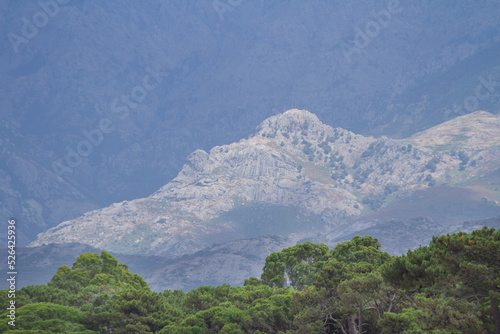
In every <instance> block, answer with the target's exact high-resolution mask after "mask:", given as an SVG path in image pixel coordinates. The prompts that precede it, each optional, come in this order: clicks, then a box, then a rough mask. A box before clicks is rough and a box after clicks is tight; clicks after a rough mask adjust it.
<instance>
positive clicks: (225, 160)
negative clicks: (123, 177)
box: [31, 109, 500, 256]
mask: <svg viewBox="0 0 500 334" xmlns="http://www.w3.org/2000/svg"><path fill="white" fill-rule="evenodd" d="M468 118H473V119H471V120H469V119H468ZM467 120H468V121H467ZM464 121H467V122H468V123H467V124H468V126H467V127H466V128H467V131H468V132H467V135H464V134H461V133H460V132H457V135H456V136H453V138H452V139H448V140H444V139H438V135H439V134H442V133H443V132H448V134H449V131H448V129H450V128H451V127H453V124H455V123H456V122H462V123H463V122H464ZM485 122H486V123H487V124H488V127H490V130H491V131H498V130H499V128H500V127H499V123H498V117H497V116H494V115H491V114H488V113H485V112H480V113H474V114H472V115H467V116H463V118H458V119H455V120H452V121H449V122H446V123H443V124H441V125H439V126H438V127H440V128H437V127H436V128H433V129H430V130H428V131H426V132H422V133H420V134H417V135H415V136H413V137H411V138H407V139H402V140H394V139H389V138H385V137H382V138H372V137H365V136H362V135H357V134H354V133H352V132H350V131H347V130H345V129H342V128H332V127H330V126H328V125H325V124H323V123H321V122H320V121H319V119H318V118H317V117H316V115H314V114H312V113H310V112H308V111H305V110H296V109H293V110H288V111H286V112H285V113H283V114H279V115H276V116H272V117H270V118H268V119H266V120H264V122H262V123H261V124H260V125H259V126H258V127H257V129H256V130H255V132H254V134H253V135H252V136H251V137H250V138H248V139H242V140H240V141H239V142H237V143H233V144H230V145H224V146H216V147H214V148H212V149H211V150H210V152H205V151H202V150H196V151H194V152H193V153H192V154H191V155H189V156H188V158H187V161H186V163H185V165H184V167H183V168H182V170H181V171H180V173H179V174H178V176H177V177H176V178H175V179H173V180H172V181H171V182H170V183H168V184H166V185H165V186H163V187H162V188H160V189H159V190H158V191H156V192H155V193H154V194H152V195H151V196H149V197H147V198H142V199H136V200H133V201H124V202H121V203H116V204H113V205H111V206H109V207H107V208H103V209H100V210H96V211H91V212H88V213H86V214H85V215H83V216H82V217H79V218H77V219H74V220H70V221H66V222H63V223H61V224H60V225H58V226H56V227H54V228H51V229H49V230H48V231H46V232H45V233H41V234H40V235H39V236H38V239H37V240H36V241H35V242H33V243H32V244H31V245H32V246H38V245H44V244H49V243H69V242H80V243H85V244H88V245H91V246H94V247H99V248H104V249H107V250H110V251H115V252H121V253H128V254H140V253H146V254H156V255H164V256H178V255H182V254H188V253H193V252H195V251H198V250H201V249H203V248H205V247H207V246H210V245H211V244H213V243H214V242H226V241H231V240H237V239H243V238H249V237H257V236H260V235H268V234H281V235H284V236H289V237H290V236H291V237H293V238H295V239H296V240H302V239H304V238H312V237H318V236H321V235H324V234H326V233H327V231H331V230H332V229H335V228H336V227H338V226H342V224H345V223H346V222H348V221H349V220H350V219H352V218H354V217H359V216H362V215H366V214H369V213H372V212H375V211H377V210H379V209H380V208H384V207H386V206H387V205H388V204H389V203H391V202H394V201H396V200H397V199H398V198H402V197H403V198H404V197H405V196H408V194H409V193H412V192H414V191H418V190H425V189H428V188H432V187H436V186H439V185H444V184H445V185H447V186H454V185H458V184H461V185H463V184H465V183H467V182H469V183H470V182H473V180H482V179H483V178H484V177H485V175H486V174H487V173H488V171H492V170H496V169H497V168H498V161H500V159H499V154H500V150H499V146H498V142H497V140H498V137H495V136H484V135H482V136H483V137H481V138H482V144H481V145H479V146H475V147H470V148H466V147H465V146H464V145H460V143H461V141H464V140H470V138H472V137H473V136H474V135H477V136H481V131H480V129H483V128H484V124H485ZM474 124H477V126H478V128H477V129H476V128H475V127H474ZM479 125H481V126H483V127H479ZM440 129H442V130H440ZM457 131H458V130H457ZM474 182H475V181H474ZM481 184H482V183H481V182H479V183H478V187H476V191H482V193H484V194H487V195H486V200H490V201H492V203H494V202H493V201H494V200H495V195H497V194H498V191H497V190H491V189H486V186H484V185H481ZM481 187H483V188H484V189H483V188H481ZM478 189H479V190H478ZM483 190H484V191H483ZM495 205H496V204H495Z"/></svg>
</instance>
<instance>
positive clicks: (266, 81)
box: [0, 0, 500, 244]
mask: <svg viewBox="0 0 500 334" xmlns="http://www.w3.org/2000/svg"><path fill="white" fill-rule="evenodd" d="M54 1H55V0H43V1H16V0H4V1H1V2H0V35H1V36H4V43H1V44H0V63H1V64H2V66H1V67H0V87H1V89H0V118H1V119H2V121H4V122H5V124H6V125H5V127H9V128H10V129H12V130H13V131H14V132H15V133H17V135H16V136H10V137H9V140H10V141H11V144H12V145H13V146H12V149H9V153H8V154H6V155H2V156H1V157H0V161H1V164H0V174H1V178H0V179H2V180H10V181H5V182H2V183H1V184H0V196H1V198H2V201H1V203H2V205H1V207H0V215H1V216H3V217H9V216H13V217H15V218H17V219H18V220H19V221H20V222H23V226H25V227H26V229H25V230H24V231H23V233H24V237H23V238H22V239H21V240H19V242H20V243H24V244H26V243H27V242H29V241H32V240H33V239H34V238H35V236H36V234H37V233H39V232H43V231H45V230H46V229H47V228H49V227H53V226H55V225H57V224H59V223H60V222H61V221H63V220H69V219H73V218H76V217H79V216H80V215H82V214H84V213H85V212H87V211H89V210H92V209H97V208H102V207H105V206H108V205H110V204H111V203H115V202H121V201H123V200H131V199H135V198H140V197H146V196H148V195H150V194H151V193H152V192H154V191H155V190H156V189H158V187H159V186H161V185H163V184H166V183H167V182H169V181H171V180H172V179H173V178H174V177H175V176H176V175H177V174H178V172H179V170H180V169H181V168H182V166H183V163H184V160H185V158H186V157H187V156H188V155H189V154H190V153H191V152H193V151H194V150H195V149H198V148H201V149H203V150H205V151H208V150H210V149H211V148H212V147H214V146H217V145H224V144H228V143H231V142H234V141H237V140H239V138H242V137H246V136H247V135H248V134H249V133H250V132H251V131H252V129H254V128H255V127H256V126H257V125H258V124H259V123H260V122H261V121H262V120H263V119H266V118H268V117H270V116H273V115H277V114H279V113H282V112H284V111H286V110H288V109H291V108H309V109H310V110H313V111H314V112H315V113H316V114H317V115H318V116H319V117H320V118H321V120H322V121H323V122H324V123H325V124H328V125H330V126H339V127H342V128H344V129H348V130H350V131H354V132H356V133H360V134H363V135H365V136H381V135H386V136H390V137H393V138H402V137H408V136H410V135H412V134H414V133H415V132H418V131H421V130H424V129H427V128H429V127H431V126H434V125H437V124H439V123H441V122H443V121H445V120H450V119H452V118H454V117H456V116H461V115H464V114H468V113H470V112H473V111H476V110H478V109H483V110H487V111H489V112H491V113H498V111H499V108H500V99H499V98H498V82H499V78H500V67H499V66H498V60H497V59H498V54H499V51H500V39H499V37H498V30H499V27H500V20H498V12H499V11H500V3H499V2H497V1H487V0H481V1H472V0H464V1H461V2H460V6H457V5H456V4H455V3H452V2H436V1H431V0H425V1H419V2H407V3H403V2H398V5H397V6H395V8H392V9H391V10H392V12H391V13H390V15H389V16H387V14H385V15H386V16H385V18H384V13H388V10H389V4H395V2H387V1H379V0H370V1H357V2H342V1H337V2H326V1H322V0H311V1H306V2H305V1H297V0H294V1H291V2H284V1H277V0H269V1H227V0H221V1H220V2H222V3H224V4H226V5H227V6H226V7H224V8H225V9H224V12H221V10H218V9H217V8H214V3H215V2H214V1H211V0H205V1H196V2H186V1H180V0H172V1H168V2H166V1H161V0H151V1H148V2H133V1H123V0H121V1H114V2H109V3H105V2H97V1H65V2H64V3H65V4H59V2H58V1H55V2H54ZM47 3H49V4H52V5H47ZM60 3H63V1H60ZM217 3H219V1H217ZM54 4H55V5H54ZM58 4H59V5H58ZM47 6H48V7H47ZM44 8H45V9H44ZM47 11H48V12H49V14H47V15H45V14H46V12H47ZM45 16H47V17H48V21H47V22H46V23H45V24H43V23H44V22H39V23H37V24H39V25H42V26H41V27H37V26H36V25H35V24H34V23H33V18H38V19H42V20H43V18H44V17H45ZM369 27H375V29H376V27H379V28H380V29H379V31H378V32H377V33H375V32H368V33H367V28H369ZM30 29H31V30H30ZM151 73H153V74H154V77H156V78H157V81H156V82H154V81H153V82H150V81H147V80H146V82H149V85H147V86H148V87H150V88H152V87H153V86H155V83H158V85H157V86H155V88H152V89H151V90H147V96H145V97H144V99H142V97H141V96H135V97H134V99H135V100H130V99H131V95H132V93H133V92H139V93H140V92H141V87H142V85H143V83H144V79H145V78H146V79H149V78H151V76H152V74H151ZM155 80H156V79H155ZM142 89H145V88H144V87H142ZM127 99H128V100H127ZM127 101H128V102H127ZM134 101H135V102H134ZM109 120H111V122H112V123H111V125H110V128H109V129H108V130H109V131H107V132H106V133H103V137H102V138H100V136H99V135H98V132H96V131H97V130H99V131H101V128H102V125H103V124H108V123H109ZM102 122H104V123H102ZM108 125H109V124H108ZM5 127H4V125H2V126H1V128H0V134H1V135H2V136H3V134H4V133H5V134H6V133H10V132H9V131H10V130H5V132H4V128H5ZM104 128H106V127H104ZM111 129H112V130H111ZM89 134H94V137H92V135H90V137H91V138H93V139H92V140H93V142H92V140H91V141H89V139H88V137H89ZM6 145H7V144H6ZM8 145H10V144H8ZM0 147H1V149H0V151H3V150H4V149H5V146H4V142H2V143H0ZM74 152H76V153H78V154H79V158H76V157H75V153H74ZM79 152H80V153H82V154H80V153H79ZM32 153H33V154H32ZM87 153H88V154H87ZM72 158H73V160H72ZM80 159H81V160H80ZM7 161H8V162H7ZM68 161H69V163H68ZM21 171H22V175H20V173H21ZM49 174H50V175H49ZM36 175H38V176H40V177H41V178H40V179H36ZM68 189H71V190H68ZM68 192H71V193H68ZM44 194H47V195H44ZM44 196H45V197H44ZM3 224H5V222H4V223H3Z"/></svg>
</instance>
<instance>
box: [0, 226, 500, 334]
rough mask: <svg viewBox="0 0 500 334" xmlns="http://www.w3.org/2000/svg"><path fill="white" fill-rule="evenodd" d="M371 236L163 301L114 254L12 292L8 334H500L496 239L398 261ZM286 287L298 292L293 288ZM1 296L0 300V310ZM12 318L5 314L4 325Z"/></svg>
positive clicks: (479, 234) (451, 238)
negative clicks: (239, 282) (240, 282)
mask: <svg viewBox="0 0 500 334" xmlns="http://www.w3.org/2000/svg"><path fill="white" fill-rule="evenodd" d="M380 247H381V245H380V243H379V242H378V240H377V239H374V238H372V237H370V236H364V237H361V236H356V237H354V238H353V239H352V240H350V241H347V242H343V243H339V244H337V245H336V246H335V248H333V249H330V250H329V249H328V247H327V246H326V245H324V244H313V243H310V242H305V243H303V244H297V245H295V246H292V247H288V248H285V249H283V250H282V251H281V252H276V253H272V254H270V255H269V256H268V257H267V259H266V263H265V266H264V268H263V273H262V279H258V278H256V277H250V278H248V279H247V280H245V285H244V286H243V287H231V286H229V285H227V284H224V285H221V286H217V287H209V286H205V287H200V288H198V289H195V290H192V291H189V292H183V291H178V290H176V291H170V290H166V291H164V292H162V293H156V292H153V291H151V290H150V289H149V287H148V286H147V284H146V283H145V282H144V280H142V278H140V277H139V276H137V275H134V274H132V273H130V272H129V271H128V269H127V267H126V266H125V265H123V264H120V263H118V261H116V259H115V258H114V257H113V256H112V255H111V254H109V253H106V252H103V253H101V254H100V255H98V254H93V253H86V254H82V255H81V256H79V257H78V259H77V261H76V262H75V264H74V265H73V266H72V268H71V269H70V268H69V267H68V266H62V267H60V268H59V270H58V272H57V273H56V275H54V278H53V280H52V282H50V283H49V284H48V285H42V286H29V287H25V288H23V289H21V290H19V291H18V292H17V293H16V307H17V309H16V328H15V330H12V328H13V327H12V326H10V325H8V324H7V322H6V321H3V322H2V323H0V332H2V333H17V332H19V333H86V334H91V333H115V334H116V333H144V334H147V333H169V334H171V333H172V334H175V333H179V334H181V333H182V334H184V333H200V334H205V333H214V334H215V333H232V334H236V333H238V334H242V333H253V334H259V333H260V334H262V333H296V334H299V333H300V334H302V333H327V334H334V333H355V334H361V333H427V332H428V333H498V332H499V331H500V311H499V309H498V300H499V299H500V276H499V275H498V273H499V272H500V252H499V249H500V231H495V230H493V229H488V228H484V229H482V230H477V231H473V232H472V233H471V234H466V233H455V234H452V235H444V236H440V237H434V238H433V240H432V242H431V243H430V245H429V246H426V247H420V248H418V249H416V250H413V251H408V252H407V253H406V254H405V255H401V256H398V257H391V256H390V255H389V254H387V253H386V252H383V251H381V250H380ZM287 285H290V286H288V287H287ZM5 292H6V291H5V290H3V291H2V292H0V295H1V294H3V296H2V297H0V301H1V302H2V305H4V303H5V302H6V298H5V295H4V294H5ZM0 316H1V317H2V318H4V319H8V318H7V313H3V314H0Z"/></svg>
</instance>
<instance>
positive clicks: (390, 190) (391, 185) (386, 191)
mask: <svg viewBox="0 0 500 334" xmlns="http://www.w3.org/2000/svg"><path fill="white" fill-rule="evenodd" d="M398 189H399V186H397V185H395V184H394V183H391V182H389V183H387V184H386V185H385V189H384V195H390V194H392V193H393V192H395V191H397V190H398Z"/></svg>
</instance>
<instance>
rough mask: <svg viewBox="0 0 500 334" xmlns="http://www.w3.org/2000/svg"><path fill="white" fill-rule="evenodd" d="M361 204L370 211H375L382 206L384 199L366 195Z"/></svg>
mask: <svg viewBox="0 0 500 334" xmlns="http://www.w3.org/2000/svg"><path fill="white" fill-rule="evenodd" d="M362 203H363V204H366V205H368V207H369V208H370V210H377V209H379V208H380V207H381V206H382V205H383V204H384V198H383V196H382V195H375V194H372V195H368V196H366V197H365V198H363V200H362Z"/></svg>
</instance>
